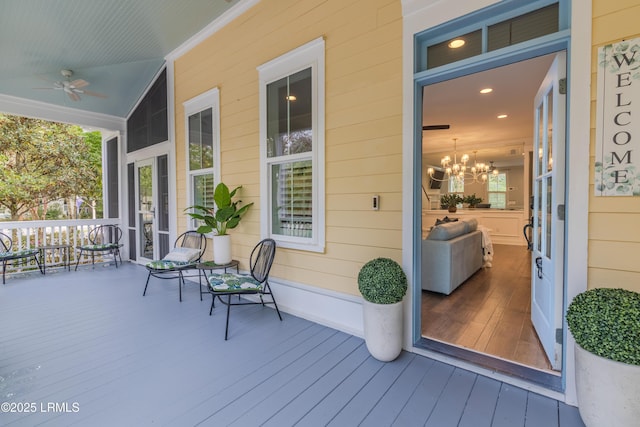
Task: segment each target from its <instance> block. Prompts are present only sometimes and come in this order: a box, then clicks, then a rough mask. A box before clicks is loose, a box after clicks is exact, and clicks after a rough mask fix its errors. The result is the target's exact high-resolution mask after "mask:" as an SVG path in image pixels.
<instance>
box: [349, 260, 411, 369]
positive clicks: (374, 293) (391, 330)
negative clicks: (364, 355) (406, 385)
mask: <svg viewBox="0 0 640 427" xmlns="http://www.w3.org/2000/svg"><path fill="white" fill-rule="evenodd" d="M358 289H359V290H360V293H361V294H362V297H363V298H364V302H363V306H362V313H363V322H364V338H365V342H366V345H367V349H368V350H369V353H371V355H372V356H373V357H375V358H376V359H378V360H380V361H382V362H390V361H392V360H394V359H395V358H396V357H398V355H400V352H401V351H402V322H403V317H402V300H403V298H404V296H405V294H406V293H407V276H406V275H405V273H404V271H402V267H400V265H399V264H398V263H397V262H395V261H394V260H392V259H389V258H376V259H373V260H371V261H369V262H367V263H366V264H365V265H364V266H363V267H362V269H361V270H360V273H359V274H358Z"/></svg>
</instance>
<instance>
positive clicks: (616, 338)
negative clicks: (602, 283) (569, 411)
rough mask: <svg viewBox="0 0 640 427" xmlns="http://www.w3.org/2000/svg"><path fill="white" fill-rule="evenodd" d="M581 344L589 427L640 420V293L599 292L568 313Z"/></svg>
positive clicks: (579, 375)
mask: <svg viewBox="0 0 640 427" xmlns="http://www.w3.org/2000/svg"><path fill="white" fill-rule="evenodd" d="M566 317H567V324H568V326H569V330H570V331H571V334H572V335H573V337H574V338H575V341H576V346H575V353H576V356H575V365H576V392H577V398H578V408H579V411H580V416H581V417H582V420H583V421H584V423H585V425H587V427H593V426H631V425H637V422H638V420H640V405H638V397H639V396H640V293H638V292H633V291H629V290H625V289H617V288H616V289H612V288H595V289H590V290H588V291H586V292H583V293H581V294H579V295H577V296H576V297H575V298H574V299H573V301H572V302H571V304H570V305H569V308H568V310H567V315H566Z"/></svg>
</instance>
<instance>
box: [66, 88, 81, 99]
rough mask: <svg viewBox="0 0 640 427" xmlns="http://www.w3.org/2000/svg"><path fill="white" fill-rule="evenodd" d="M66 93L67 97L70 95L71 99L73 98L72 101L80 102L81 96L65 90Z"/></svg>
mask: <svg viewBox="0 0 640 427" xmlns="http://www.w3.org/2000/svg"><path fill="white" fill-rule="evenodd" d="M65 92H67V95H69V98H71V100H72V101H80V96H79V95H78V94H77V93H75V92H74V91H72V90H65Z"/></svg>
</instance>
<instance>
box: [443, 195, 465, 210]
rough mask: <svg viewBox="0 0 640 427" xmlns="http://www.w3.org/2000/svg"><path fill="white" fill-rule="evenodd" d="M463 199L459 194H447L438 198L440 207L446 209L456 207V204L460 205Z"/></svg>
mask: <svg viewBox="0 0 640 427" xmlns="http://www.w3.org/2000/svg"><path fill="white" fill-rule="evenodd" d="M462 201H463V198H462V196H460V195H459V194H456V193H449V194H443V195H442V196H440V207H441V208H442V209H447V208H450V207H454V206H456V205H457V204H458V203H462Z"/></svg>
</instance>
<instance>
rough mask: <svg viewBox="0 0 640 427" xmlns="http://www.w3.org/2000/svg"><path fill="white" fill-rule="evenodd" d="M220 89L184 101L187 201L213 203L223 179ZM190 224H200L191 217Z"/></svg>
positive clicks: (209, 205) (208, 204) (209, 204)
mask: <svg viewBox="0 0 640 427" xmlns="http://www.w3.org/2000/svg"><path fill="white" fill-rule="evenodd" d="M219 103H220V93H219V91H218V89H212V90H210V91H208V92H205V93H203V94H201V95H199V96H197V97H195V98H193V99H190V100H189V101H186V102H185V103H184V104H183V105H184V115H185V129H186V141H187V144H186V146H187V156H186V157H187V189H188V200H187V205H188V206H191V205H200V206H207V207H211V208H213V207H214V202H213V191H214V188H215V183H217V182H220V164H219V162H220V160H219V159H220V151H219V150H220V148H219V144H218V141H219V139H220V115H219V113H218V111H219V109H218V106H219ZM188 220H189V225H188V227H189V228H197V226H198V225H199V224H198V223H197V222H196V220H194V219H191V218H189V219H188Z"/></svg>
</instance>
